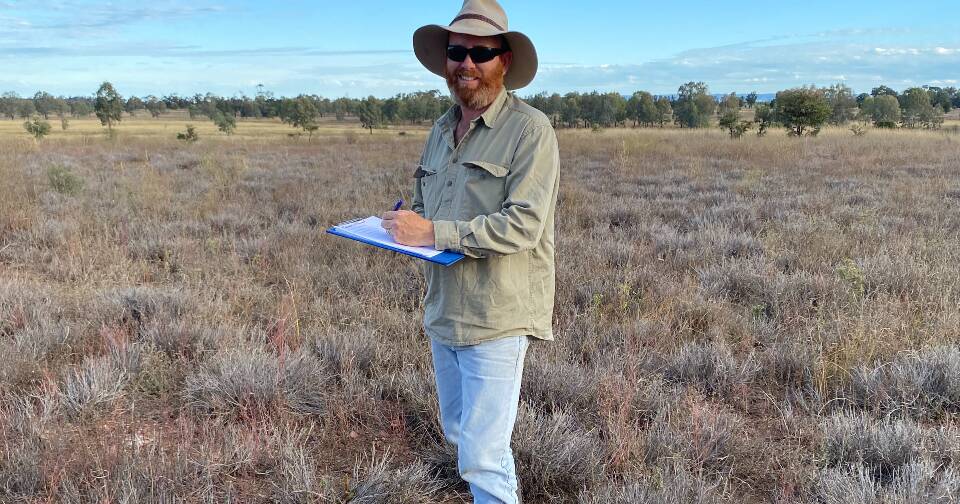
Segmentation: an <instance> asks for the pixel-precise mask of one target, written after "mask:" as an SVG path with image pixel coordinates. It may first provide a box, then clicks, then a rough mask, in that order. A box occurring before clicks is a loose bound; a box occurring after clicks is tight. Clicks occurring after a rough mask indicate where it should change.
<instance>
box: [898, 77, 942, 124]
mask: <svg viewBox="0 0 960 504" xmlns="http://www.w3.org/2000/svg"><path fill="white" fill-rule="evenodd" d="M899 102H900V109H901V117H902V120H903V125H904V126H906V127H908V128H918V127H923V128H939V127H940V125H942V124H943V109H942V108H940V107H934V106H933V104H932V103H931V102H930V94H929V93H928V92H927V90H926V89H923V88H918V87H914V88H910V89H906V90H904V91H903V94H901V95H900V100H899Z"/></svg>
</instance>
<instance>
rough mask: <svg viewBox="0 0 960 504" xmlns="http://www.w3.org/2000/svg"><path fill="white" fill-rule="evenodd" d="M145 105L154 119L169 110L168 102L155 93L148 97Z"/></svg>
mask: <svg viewBox="0 0 960 504" xmlns="http://www.w3.org/2000/svg"><path fill="white" fill-rule="evenodd" d="M144 107H145V108H146V109H147V112H150V117H153V118H154V119H156V118H158V117H160V114H163V113H164V112H166V111H167V104H166V103H165V102H164V101H163V100H160V99H158V98H157V97H156V96H153V95H150V96H148V97H147V102H146V103H145V104H144Z"/></svg>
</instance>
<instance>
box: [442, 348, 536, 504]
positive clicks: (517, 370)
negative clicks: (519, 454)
mask: <svg viewBox="0 0 960 504" xmlns="http://www.w3.org/2000/svg"><path fill="white" fill-rule="evenodd" d="M529 344H530V341H529V337H527V336H513V337H508V338H500V339H496V340H493V341H485V342H483V343H480V344H477V345H468V346H451V345H446V344H444V343H440V342H438V341H437V340H435V339H432V338H431V340H430V350H431V352H432V353H433V369H434V374H435V376H436V380H437V396H438V399H439V401H440V423H441V425H442V426H443V434H444V436H445V437H446V438H447V441H449V442H450V443H453V444H454V445H455V446H456V447H457V470H458V471H459V473H460V477H461V478H463V479H464V481H466V482H467V483H469V484H470V492H471V493H472V494H473V502H474V504H516V502H517V474H516V468H515V467H514V463H513V451H512V450H511V449H510V438H511V436H512V435H513V424H514V422H516V420H517V403H518V401H519V400H520V381H521V379H522V378H523V358H524V356H525V355H526V353H527V347H528V346H529Z"/></svg>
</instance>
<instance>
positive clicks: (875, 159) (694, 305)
mask: <svg viewBox="0 0 960 504" xmlns="http://www.w3.org/2000/svg"><path fill="white" fill-rule="evenodd" d="M144 121H147V120H144ZM76 126H77V131H83V127H81V126H82V125H80V124H77V125H76ZM126 126H127V123H123V124H122V125H121V129H122V128H125V127H126ZM241 126H242V123H241ZM171 127H174V126H171ZM251 127H252V126H251ZM131 130H136V128H131ZM68 131H69V130H68ZM145 131H146V130H145ZM151 131H153V130H151ZM238 131H239V132H240V134H238V135H237V136H235V137H232V138H220V137H216V136H214V135H212V134H211V135H207V136H205V137H202V139H201V141H200V142H199V143H197V144H194V145H184V144H182V143H177V142H175V141H174V140H172V139H170V138H168V136H167V135H162V136H157V135H147V134H143V135H141V134H139V133H136V131H130V132H128V134H124V133H123V132H121V134H120V136H119V137H118V138H117V139H115V140H112V141H111V140H107V139H105V138H102V137H100V136H92V135H91V136H86V137H84V136H83V135H80V134H78V135H77V137H76V138H66V137H64V138H57V137H56V136H54V137H51V138H49V139H47V140H44V141H42V142H40V143H34V142H33V141H31V140H29V139H23V138H19V137H9V136H8V137H2V138H0V414H2V415H3V416H4V418H5V419H7V421H6V422H0V423H2V424H3V425H4V426H3V427H0V434H2V436H3V442H4V445H5V446H8V447H10V449H9V450H7V452H6V453H0V496H3V499H0V500H7V499H13V500H16V499H24V500H27V501H30V500H33V501H46V500H53V501H57V500H70V499H72V498H74V497H77V498H79V499H80V500H93V499H102V498H107V499H109V500H118V499H119V498H120V497H122V496H124V495H127V494H124V492H129V491H131V489H134V490H135V491H136V492H135V493H137V495H139V496H140V497H141V498H143V499H146V500H151V499H153V500H157V499H159V498H161V497H160V496H162V495H167V496H177V497H179V498H181V499H182V500H187V501H194V500H200V496H202V495H204V492H208V491H214V494H213V495H215V496H217V498H221V499H226V498H236V499H239V500H242V501H244V502H257V501H264V502H267V501H276V500H286V501H297V500H298V499H299V500H300V501H310V499H311V498H312V499H314V501H316V502H327V501H332V502H341V501H344V499H345V498H346V497H345V496H344V489H345V488H346V489H349V487H350V485H351V484H353V483H355V482H357V481H361V480H363V479H364V478H368V479H369V478H382V479H383V481H407V480H404V478H405V477H409V475H408V476H404V474H406V473H400V472H397V473H390V474H387V473H378V472H376V471H375V470H374V469H373V468H372V466H371V468H367V467H368V466H367V465H365V463H364V462H363V461H366V460H370V459H371V457H382V456H383V455H384V453H387V454H388V460H390V467H391V468H395V469H396V470H397V471H402V470H403V469H404V468H409V467H411V464H414V463H416V462H417V461H419V460H433V459H432V458H431V457H433V456H434V455H437V456H438V457H437V458H436V460H441V459H442V457H440V456H439V455H438V452H436V450H437V448H436V446H435V442H436V440H437V430H436V429H437V425H436V417H435V415H436V410H435V404H434V403H433V401H435V399H434V397H433V396H432V395H431V394H432V393H433V392H432V388H431V387H432V381H431V380H432V375H431V373H430V364H429V362H430V361H429V350H428V346H427V344H426V341H425V339H424V336H423V334H422V330H421V327H420V315H421V310H422V306H421V299H422V295H423V289H424V286H423V280H422V277H421V275H420V271H419V265H418V264H417V263H416V262H415V261H413V260H411V259H409V258H405V257H400V256H395V255H392V254H389V253H385V252H383V251H380V250H374V249H370V248H365V247H362V246H360V245H357V244H354V243H351V242H346V241H343V240H338V239H335V238H333V237H330V236H328V235H325V234H324V233H323V231H324V229H326V227H328V226H330V225H331V224H334V223H336V222H339V221H340V220H343V219H346V218H350V217H356V216H364V215H372V214H379V213H380V212H382V211H383V210H384V209H385V208H386V207H387V206H388V205H389V203H390V202H391V201H395V200H396V199H397V197H398V195H399V196H402V197H403V198H404V199H405V200H409V199H410V188H411V176H412V172H413V169H414V168H415V165H416V160H417V159H418V157H419V152H420V148H421V146H422V144H421V142H422V137H421V136H419V135H417V136H408V135H404V136H400V135H397V134H396V132H393V131H381V132H378V134H376V135H365V134H360V135H355V136H345V135H344V134H341V132H338V131H329V132H326V134H321V135H318V136H317V137H316V138H314V139H312V140H310V141H307V139H305V138H288V137H286V136H285V135H281V134H276V135H263V136H261V135H260V133H259V132H258V131H256V130H251V131H250V132H248V133H250V134H243V133H242V132H243V131H244V128H243V127H241V128H239V129H238ZM154 132H155V131H154ZM135 133H136V134H135ZM560 145H561V153H562V159H561V170H562V179H561V195H560V200H559V203H558V213H557V216H558V220H557V237H558V249H557V250H558V251H557V283H558V292H557V305H556V310H555V329H556V334H557V341H556V342H554V343H550V344H541V345H536V346H534V347H533V348H532V349H531V352H530V357H529V358H530V359H531V360H535V361H536V363H535V364H532V365H531V366H530V368H529V369H531V371H530V375H529V377H528V380H526V381H525V384H524V391H523V397H522V401H523V404H524V405H523V408H524V411H525V412H526V413H525V415H526V416H525V417H524V418H527V420H522V421H521V423H520V424H519V425H518V427H517V434H516V435H517V439H516V442H517V444H518V446H520V447H521V448H522V449H523V451H524V454H525V455H524V457H526V458H524V460H525V461H526V462H524V464H525V465H523V466H522V467H523V471H525V472H522V473H521V475H520V476H521V481H522V482H523V483H524V485H525V489H528V490H529V492H528V495H530V496H531V500H529V502H550V501H551V500H550V498H549V497H548V496H550V495H553V496H554V497H553V499H554V500H553V501H559V502H574V501H576V499H578V498H580V499H582V500H584V501H587V500H589V499H590V498H593V497H590V496H591V495H599V493H596V494H595V492H600V491H601V487H602V488H603V492H604V493H603V495H614V494H615V493H616V492H617V491H619V490H616V489H617V488H620V487H621V486H623V487H624V488H626V487H627V486H629V484H630V483H631V482H634V481H644V482H650V481H654V480H656V479H657V478H658V477H659V476H658V475H662V474H666V473H664V471H667V473H669V474H675V473H676V471H680V472H679V474H681V476H682V477H684V478H692V480H691V481H696V482H698V484H703V485H706V487H704V488H707V487H709V488H713V489H714V490H716V492H712V491H711V492H712V493H710V495H719V496H720V497H718V499H719V500H726V499H730V500H734V501H744V502H770V501H776V502H813V501H815V497H814V491H813V489H815V488H816V489H821V490H822V486H823V485H825V484H827V483H824V481H827V480H825V479H823V478H824V476H823V474H824V473H823V472H822V471H821V470H822V469H823V467H822V465H821V460H822V457H821V452H820V450H821V448H820V447H821V439H822V429H823V427H822V426H823V425H824V422H826V421H827V419H828V418H829V417H830V415H831V414H833V412H835V411H837V410H846V409H861V410H863V411H865V412H866V414H868V415H874V414H876V415H883V414H889V411H873V410H870V409H869V407H868V406H867V405H864V404H861V403H860V402H858V399H857V397H858V396H856V395H855V394H852V393H851V389H850V382H851V374H852V373H854V372H855V370H856V369H859V368H861V367H866V368H869V369H872V368H874V367H877V366H883V365H885V364H887V363H890V362H892V361H894V360H895V359H897V358H898V357H901V356H903V355H908V354H910V353H911V352H916V351H920V350H923V349H930V348H950V347H951V346H952V347H955V346H956V345H957V344H958V343H960V315H958V313H960V276H958V275H960V273H958V271H960V270H958V268H957V267H956V265H957V264H958V263H960V137H957V136H955V135H949V134H942V133H935V132H905V131H898V132H885V131H871V132H869V133H868V135H867V136H865V137H862V138H855V137H853V136H852V134H850V133H849V132H848V131H846V130H843V129H835V130H830V129H828V130H826V131H824V132H823V133H821V135H820V136H819V137H818V138H808V139H794V138H787V137H786V136H785V135H781V134H779V132H773V133H771V134H770V135H769V136H768V137H766V138H756V137H754V136H751V137H747V138H744V139H743V140H740V141H733V140H730V139H728V138H727V137H726V136H725V135H724V134H723V133H722V132H720V131H713V130H711V131H676V130H664V131H661V130H608V131H603V132H599V133H597V132H589V131H561V132H560ZM55 166H57V167H62V168H64V169H66V170H67V171H68V172H69V173H70V174H72V175H73V176H74V177H76V178H77V179H78V180H80V181H81V186H82V188H81V189H79V190H78V191H77V192H75V193H73V194H69V193H60V192H57V191H56V190H54V188H53V187H52V186H51V183H50V179H49V177H48V171H49V170H50V169H51V168H52V167H55ZM58 328H59V329H58ZM111 335H112V336H111ZM250 346H253V347H255V348H259V349H262V351H263V352H266V353H267V354H268V355H270V356H271V357H270V358H271V359H276V362H278V363H279V367H280V369H281V370H282V369H284V366H286V365H288V363H289V362H290V359H292V358H293V356H294V355H299V353H305V354H306V355H307V356H308V358H309V359H312V360H311V362H314V361H315V362H316V364H317V366H320V368H321V369H323V370H324V373H328V374H329V375H330V377H331V378H330V380H329V381H328V382H325V383H326V384H325V385H324V386H323V387H322V389H318V390H316V391H315V392H316V394H315V397H317V398H322V404H318V405H316V407H317V408H318V409H317V410H316V411H317V412H316V413H305V412H302V411H300V412H298V411H294V410H293V409H291V408H292V407H290V406H288V403H287V402H285V400H281V399H276V398H270V399H269V401H268V402H267V403H265V404H269V405H270V406H269V408H267V409H264V410H255V411H247V410H242V409H238V410H237V412H234V413H236V414H234V413H230V414H227V413H224V412H223V411H222V410H216V411H219V413H214V414H210V413H208V412H205V411H203V410H198V409H196V408H195V407H192V406H190V404H188V403H187V401H186V400H185V397H186V393H185V387H187V386H188V385H187V377H189V376H191V375H195V374H196V373H198V372H199V370H201V369H203V368H204V366H205V365H207V364H208V363H210V362H213V361H212V360H211V359H214V358H215V357H216V356H217V355H218V352H221V351H223V350H228V349H232V348H238V347H241V348H247V347H250ZM95 358H101V359H108V361H109V362H110V363H111V364H110V365H111V366H115V369H116V370H117V371H115V373H116V375H115V376H120V377H121V378H120V379H122V380H123V382H122V383H121V386H122V388H121V393H120V395H119V396H118V397H115V398H112V399H109V401H108V402H107V403H106V404H104V405H101V406H96V407H90V408H89V409H85V410H84V413H83V414H82V415H80V416H74V415H68V414H66V413H65V412H64V410H63V409H62V406H61V405H60V401H61V399H58V398H59V397H62V396H60V395H58V393H62V389H63V386H64V384H65V380H66V377H67V376H68V375H70V373H72V372H74V370H76V369H80V368H81V367H82V366H83V364H84V363H85V362H88V361H90V362H92V361H91V359H95ZM958 369H960V368H958ZM280 374H281V373H279V372H278V373H276V375H275V376H251V377H249V378H251V379H253V380H261V379H262V380H278V382H277V383H280V382H279V380H281V379H284V380H287V381H286V382H283V383H284V384H285V385H284V386H287V387H288V388H289V387H293V389H296V388H297V384H296V383H291V382H289V380H295V379H297V378H296V376H295V375H294V376H287V377H286V378H281V377H280ZM110 376H114V375H110ZM538 377H539V378H538ZM946 379H947V380H957V382H956V383H957V384H958V385H955V386H957V387H960V376H952V375H948V376H947V378H946ZM871 383H873V382H871ZM878 383H879V382H878ZM100 386H102V385H98V384H96V383H95V384H93V385H91V387H92V388H93V389H96V388H97V387H100ZM211 386H216V384H213V385H211ZM224 386H226V384H224ZM277 386H278V387H279V386H280V385H277ZM303 387H318V385H316V384H314V383H313V382H309V381H308V382H304V384H303ZM284 390H287V389H284ZM58 391H60V392H58ZM92 391H93V392H96V390H92ZM920 393H925V392H924V391H923V390H921V392H920ZM110 397H113V396H110ZM311 397H313V396H311ZM317 400H320V399H317ZM944 408H945V409H942V410H938V411H932V410H931V411H924V412H923V413H922V415H926V416H922V417H921V419H922V420H924V421H925V422H926V425H925V426H924V428H929V429H933V428H935V427H943V428H948V427H952V428H956V427H957V426H958V422H957V415H958V414H960V407H958V406H956V405H953V406H950V405H949V404H948V405H947V406H944ZM321 411H322V412H321ZM26 412H30V414H29V415H28V414H27V413H26ZM24 415H26V416H24ZM17 418H20V419H21V420H20V421H15V420H16V419H17ZM532 421H539V422H544V423H545V424H546V425H539V426H534V425H531V424H529V423H523V422H532ZM546 428H553V429H554V431H550V432H553V434H551V435H545V434H543V429H546ZM138 436H139V437H138ZM591 439H595V440H596V443H598V445H597V446H596V447H595V448H596V449H595V450H594V449H593V448H591V449H579V450H577V449H575V450H566V451H565V450H564V449H563V446H560V444H558V443H562V442H564V441H563V440H568V441H569V442H570V443H574V442H582V441H583V440H591ZM131 440H133V441H131ZM145 440H146V441H145ZM547 445H549V446H547ZM570 446H575V445H570ZM131 447H133V448H131ZM298 448H300V449H304V450H305V452H304V453H306V455H305V456H306V458H303V459H296V457H294V459H291V458H290V457H289V454H291V453H294V454H296V453H298V452H297V451H296V450H297V449H298ZM548 448H549V450H548ZM568 448H569V447H568ZM138 450H141V451H138ZM143 450H145V451H143ZM538 450H541V451H538ZM542 450H547V451H542ZM561 453H563V454H564V455H563V458H556V459H552V458H551V457H560V455H558V454H561ZM577 456H579V457H581V458H579V459H578V458H576V457H577ZM922 456H923V457H927V456H928V455H922ZM932 456H933V455H930V457H932ZM14 457H16V459H14ZM571 457H573V458H571ZM586 457H600V458H601V460H602V463H601V464H600V465H601V466H602V468H603V472H602V479H603V481H596V480H594V479H592V478H593V476H591V478H587V479H583V480H582V481H581V480H576V479H569V478H566V479H565V478H559V479H558V478H556V477H554V476H553V475H546V474H540V473H537V472H536V471H539V470H545V469H543V468H551V467H553V468H561V469H560V470H563V468H565V467H567V468H577V467H583V466H584V464H588V463H593V462H591V461H593V460H594V459H593V458H586ZM296 460H299V462H296ZM438 463H442V462H438ZM145 464H152V466H153V467H154V468H155V469H153V471H154V472H152V473H149V474H146V475H144V474H140V473H138V472H137V471H139V470H140V469H138V468H142V467H144V465H145ZM948 466H949V464H948V465H947V466H943V468H946V467H948ZM31 467H32V468H35V469H36V471H35V472H36V474H37V475H38V477H37V478H33V477H32V476H31V474H33V473H31V472H30V471H31V469H30V468H31ZM355 467H359V469H357V472H356V473H354V468H355ZM593 467H596V466H593ZM949 467H953V470H954V471H956V470H958V469H960V467H957V466H955V465H953V466H949ZM364 468H367V469H364ZM434 469H435V470H446V471H447V472H449V470H450V467H449V466H447V467H435V468H434ZM855 469H856V468H850V470H851V471H854V470H855ZM830 470H831V471H833V470H836V468H830ZM844 470H845V469H844ZM138 474H139V475H138ZM297 474H300V475H301V476H302V475H307V476H303V478H305V479H303V478H301V479H298V478H299V477H295V475H297ZM391 474H392V475H391ZM411 474H412V473H411ZM684 475H686V476H684ZM150 478H160V479H163V478H169V479H170V480H171V481H172V483H170V484H169V485H166V484H165V485H161V487H156V488H152V489H151V487H150V486H149V485H146V483H145V481H147V480H149V479H150ZM390 478H395V480H391V479H390ZM104 481H107V482H111V483H110V484H105V483H103V482H104ZM830 481H833V480H830ZM578 482H579V483H578ZM577 485H587V486H589V487H577ZM590 485H593V486H596V488H594V487H593V486H590ZM818 485H819V486H818ZM211 489H213V490H211ZM821 490H817V491H821ZM889 491H891V492H892V491H894V490H893V489H890V490H889ZM4 492H5V493H4ZM151 492H152V493H151ZM310 492H313V493H310ZM611 492H612V493H611ZM704 492H706V490H704ZM464 495H465V494H463V489H462V487H457V486H451V487H448V488H447V490H446V491H444V492H440V493H437V494H434V495H433V496H430V497H427V496H424V497H423V501H424V502H456V501H459V500H461V499H462V498H463V496H464ZM623 495H626V494H623ZM704 495H707V494H704ZM318 496H323V497H322V498H323V499H329V500H319V499H321V497H318ZM611 498H612V497H611ZM623 498H626V497H623Z"/></svg>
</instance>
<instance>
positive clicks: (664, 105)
mask: <svg viewBox="0 0 960 504" xmlns="http://www.w3.org/2000/svg"><path fill="white" fill-rule="evenodd" d="M654 103H655V104H656V105H657V123H658V124H659V125H660V127H661V128H662V127H663V125H664V124H666V123H667V122H669V121H670V120H671V119H673V106H672V105H670V98H667V97H666V96H660V97H658V98H657V100H656V101H655V102H654Z"/></svg>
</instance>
